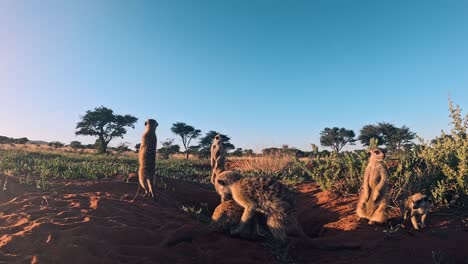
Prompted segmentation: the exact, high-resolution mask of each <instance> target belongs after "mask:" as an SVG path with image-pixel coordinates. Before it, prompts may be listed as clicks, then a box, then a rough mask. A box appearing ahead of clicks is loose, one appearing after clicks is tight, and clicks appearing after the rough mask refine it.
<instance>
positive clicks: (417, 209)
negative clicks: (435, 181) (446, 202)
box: [400, 193, 432, 230]
mask: <svg viewBox="0 0 468 264" xmlns="http://www.w3.org/2000/svg"><path fill="white" fill-rule="evenodd" d="M431 207H432V204H431V202H430V201H429V197H427V195H425V194H422V193H415V194H413V195H411V196H410V197H408V199H406V201H405V202H404V203H403V204H402V206H401V208H400V209H401V215H402V217H403V220H407V219H408V218H411V223H412V224H413V227H414V229H416V230H419V229H420V228H419V225H420V226H421V228H425V227H426V218H427V215H428V214H429V211H430V209H431Z"/></svg>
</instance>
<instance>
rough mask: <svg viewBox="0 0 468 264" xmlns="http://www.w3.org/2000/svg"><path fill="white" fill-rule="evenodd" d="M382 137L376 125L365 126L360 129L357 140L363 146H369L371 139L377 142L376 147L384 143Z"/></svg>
mask: <svg viewBox="0 0 468 264" xmlns="http://www.w3.org/2000/svg"><path fill="white" fill-rule="evenodd" d="M382 137H383V135H382V130H381V129H380V127H379V126H378V125H365V126H363V127H362V128H361V131H360V135H359V137H358V139H359V141H361V143H362V144H363V145H364V146H369V145H370V141H371V139H372V138H374V139H375V140H377V146H380V145H383V144H384V143H385V142H384V140H383V138H382Z"/></svg>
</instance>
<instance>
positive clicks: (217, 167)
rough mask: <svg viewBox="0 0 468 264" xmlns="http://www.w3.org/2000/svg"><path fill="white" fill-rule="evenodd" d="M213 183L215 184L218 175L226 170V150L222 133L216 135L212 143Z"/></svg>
mask: <svg viewBox="0 0 468 264" xmlns="http://www.w3.org/2000/svg"><path fill="white" fill-rule="evenodd" d="M210 161H211V169H212V173H211V183H213V184H215V178H216V175H217V174H219V173H221V172H223V171H224V170H225V162H226V150H225V149H224V146H223V143H222V141H221V135H219V134H218V135H216V136H215V137H214V139H213V144H211V159H210Z"/></svg>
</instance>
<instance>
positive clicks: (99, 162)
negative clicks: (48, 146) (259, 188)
mask: <svg viewBox="0 0 468 264" xmlns="http://www.w3.org/2000/svg"><path fill="white" fill-rule="evenodd" d="M137 168H138V163H137V161H136V159H130V158H124V157H115V156H99V155H79V154H52V153H40V152H29V151H20V150H0V173H2V174H13V175H20V176H33V177H46V178H51V179H57V178H59V179H79V178H83V179H91V180H96V179H102V178H108V177H111V176H115V175H128V174H129V173H131V172H135V171H136V170H137Z"/></svg>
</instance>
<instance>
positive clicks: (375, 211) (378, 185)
mask: <svg viewBox="0 0 468 264" xmlns="http://www.w3.org/2000/svg"><path fill="white" fill-rule="evenodd" d="M370 153H371V156H370V158H369V164H368V165H367V167H366V170H365V172H364V181H363V183H362V191H361V193H360V195H359V201H358V206H357V209H356V213H357V215H358V216H359V218H365V219H368V220H369V224H373V223H374V222H377V223H384V222H386V221H387V212H386V209H387V205H388V197H387V192H388V172H387V169H386V168H385V164H384V162H383V160H384V158H385V154H384V153H383V152H382V150H381V149H379V148H374V149H372V150H371V151H370Z"/></svg>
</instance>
